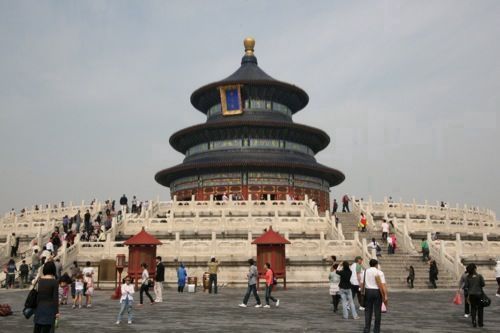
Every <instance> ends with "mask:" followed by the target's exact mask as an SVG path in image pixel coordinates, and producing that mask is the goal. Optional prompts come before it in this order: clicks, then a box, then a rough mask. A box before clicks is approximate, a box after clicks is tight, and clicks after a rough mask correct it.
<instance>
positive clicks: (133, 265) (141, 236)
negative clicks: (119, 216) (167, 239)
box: [123, 227, 162, 288]
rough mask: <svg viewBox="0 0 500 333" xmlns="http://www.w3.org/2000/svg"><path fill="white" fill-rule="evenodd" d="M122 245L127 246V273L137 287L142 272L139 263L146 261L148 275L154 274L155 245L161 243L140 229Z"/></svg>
mask: <svg viewBox="0 0 500 333" xmlns="http://www.w3.org/2000/svg"><path fill="white" fill-rule="evenodd" d="M123 244H124V245H127V246H128V247H129V249H128V275H129V276H130V277H132V278H133V279H134V281H135V286H136V288H137V286H138V281H139V278H140V277H141V274H142V269H141V264H142V263H146V264H147V265H148V272H149V276H152V277H153V276H155V274H156V262H155V258H156V246H158V245H161V244H162V243H161V242H160V241H159V240H158V239H156V238H155V237H153V236H151V235H150V234H148V233H147V232H146V230H144V227H142V230H141V231H140V232H139V233H138V234H137V235H135V236H132V237H130V238H129V239H128V240H127V241H125V243H123Z"/></svg>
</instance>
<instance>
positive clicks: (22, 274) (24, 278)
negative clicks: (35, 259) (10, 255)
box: [19, 260, 30, 288]
mask: <svg viewBox="0 0 500 333" xmlns="http://www.w3.org/2000/svg"><path fill="white" fill-rule="evenodd" d="M29 273H30V268H29V266H28V264H27V263H26V260H23V261H22V263H21V265H19V282H20V286H21V288H24V285H25V284H28V275H29Z"/></svg>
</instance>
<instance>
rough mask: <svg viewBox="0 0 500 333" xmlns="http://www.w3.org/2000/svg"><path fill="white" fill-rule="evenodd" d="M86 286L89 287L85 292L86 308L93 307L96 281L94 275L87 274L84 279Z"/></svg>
mask: <svg viewBox="0 0 500 333" xmlns="http://www.w3.org/2000/svg"><path fill="white" fill-rule="evenodd" d="M83 282H84V285H86V286H87V288H86V290H85V306H86V307H87V308H90V307H92V295H94V280H93V279H92V274H90V273H89V272H87V274H85V277H84V278H83Z"/></svg>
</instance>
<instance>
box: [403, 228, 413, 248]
mask: <svg viewBox="0 0 500 333" xmlns="http://www.w3.org/2000/svg"><path fill="white" fill-rule="evenodd" d="M408 238H410V241H411V237H410V235H408V226H407V225H406V223H403V245H404V247H405V249H406V250H408V249H409V248H410V244H408Z"/></svg>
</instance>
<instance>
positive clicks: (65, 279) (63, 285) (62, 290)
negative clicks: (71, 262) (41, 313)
mask: <svg viewBox="0 0 500 333" xmlns="http://www.w3.org/2000/svg"><path fill="white" fill-rule="evenodd" d="M70 284H71V278H70V277H69V275H68V273H64V275H63V276H61V279H60V280H59V304H60V305H63V304H68V293H69V285H70Z"/></svg>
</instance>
